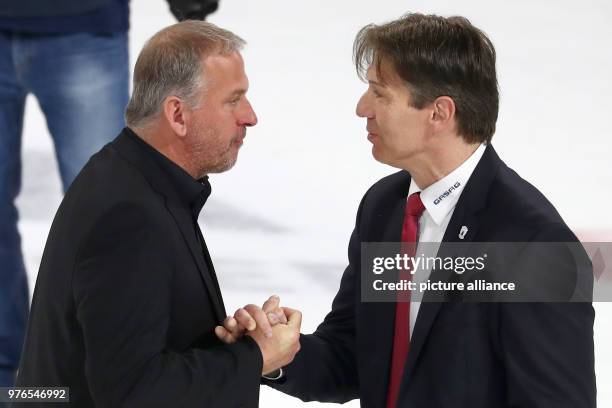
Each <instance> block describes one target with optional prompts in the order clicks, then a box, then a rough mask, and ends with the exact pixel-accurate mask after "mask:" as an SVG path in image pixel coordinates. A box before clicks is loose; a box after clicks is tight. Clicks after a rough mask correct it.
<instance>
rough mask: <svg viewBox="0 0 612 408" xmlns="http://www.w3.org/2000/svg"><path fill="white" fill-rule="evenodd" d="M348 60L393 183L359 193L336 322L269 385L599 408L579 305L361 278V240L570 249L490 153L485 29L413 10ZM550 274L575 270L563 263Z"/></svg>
mask: <svg viewBox="0 0 612 408" xmlns="http://www.w3.org/2000/svg"><path fill="white" fill-rule="evenodd" d="M354 51H355V63H356V66H357V69H358V72H359V74H360V75H361V76H362V77H364V78H365V79H366V80H367V82H368V89H367V91H366V92H365V93H364V95H363V96H362V97H361V99H360V100H359V103H358V104H357V115H358V116H360V117H363V118H365V119H366V120H367V131H368V139H369V141H370V142H371V143H372V154H373V156H374V158H375V159H376V160H378V161H380V162H382V163H385V164H388V165H390V166H393V167H396V168H399V169H401V171H399V172H397V173H395V174H392V175H390V176H388V177H385V178H383V179H382V180H380V181H379V182H377V183H376V184H374V185H373V186H372V187H371V188H370V189H369V190H368V191H367V193H366V194H365V196H364V197H363V199H362V201H361V204H360V206H359V210H358V212H357V220H356V225H355V229H354V231H353V234H352V236H351V239H350V243H349V248H348V257H349V265H348V267H347V269H346V270H345V272H344V275H343V277H342V281H341V284H340V289H339V291H338V293H337V295H336V297H335V299H334V301H333V304H332V310H331V312H330V313H329V314H328V315H327V316H326V317H325V320H324V321H323V323H322V324H321V325H320V326H319V327H318V328H317V330H316V331H315V333H314V334H311V335H302V336H301V340H300V342H301V351H300V352H299V353H298V354H297V356H296V358H295V359H294V361H293V362H292V363H291V364H290V365H288V366H286V367H284V368H283V371H282V372H279V373H278V376H277V379H276V380H275V381H270V382H268V384H269V385H271V386H272V387H274V388H277V389H279V390H281V391H283V392H286V393H288V394H291V395H294V396H297V397H299V398H300V399H302V400H304V401H310V400H317V401H328V402H340V403H341V402H345V401H348V400H351V399H354V398H360V399H361V406H362V407H368V408H381V407H389V408H391V407H406V408H416V407H427V408H442V407H449V408H450V407H453V408H457V407H465V408H491V407H496V408H497V407H568V408H569V407H594V406H595V376H594V355H593V319H594V312H593V308H592V306H591V303H590V302H588V301H586V302H581V303H568V302H565V303H553V302H531V303H528V302H516V303H502V302H488V303H486V302H473V303H467V302H441V301H432V302H426V301H423V302H420V301H419V300H425V299H427V298H422V299H419V298H413V299H410V298H408V299H405V298H404V299H401V298H400V297H399V296H398V297H397V298H395V297H394V298H393V301H392V302H365V301H364V292H365V290H366V286H364V285H363V283H364V282H365V279H367V277H369V276H370V275H371V274H372V271H371V270H367V268H365V267H364V268H363V269H362V265H363V260H364V259H367V258H364V255H365V249H364V246H363V245H362V244H363V243H382V242H402V243H405V244H408V245H407V246H406V247H407V248H408V249H407V251H410V247H412V248H414V246H416V245H418V244H419V243H423V244H424V243H438V244H439V245H440V251H442V250H443V249H445V248H447V247H449V245H450V244H453V243H457V242H463V243H474V244H475V243H479V242H481V243H489V244H493V243H496V242H498V243H499V242H511V243H512V242H514V243H525V244H526V246H527V247H528V246H530V245H531V246H533V245H534V244H536V245H535V246H537V244H538V243H541V242H569V243H575V242H576V241H577V239H576V237H575V236H574V234H573V233H572V232H571V231H570V230H569V228H568V227H567V225H566V224H565V223H564V221H563V220H562V219H561V217H560V216H559V214H558V213H557V211H556V210H555V209H554V207H553V206H552V204H550V202H549V201H548V200H547V199H546V198H545V197H544V196H543V195H542V194H541V193H540V192H539V191H538V190H537V189H536V188H535V187H533V186H532V185H530V184H529V183H527V182H526V181H525V180H523V179H522V178H520V177H519V176H518V175H517V174H516V173H515V172H514V171H512V170H511V169H510V168H508V167H507V166H506V165H505V164H504V162H503V161H502V160H501V159H500V158H499V157H498V155H497V153H496V152H495V150H494V149H493V146H491V144H490V141H491V138H492V136H493V133H494V131H495V122H496V120H497V113H498V99H499V97H498V89H497V80H496V72H495V50H494V48H493V45H492V44H491V42H490V41H489V39H488V38H487V37H486V35H485V34H484V33H483V32H482V31H480V30H479V29H477V28H475V27H474V26H473V25H472V24H470V22H469V21H468V20H467V19H465V18H462V17H451V18H443V17H439V16H432V15H427V16H426V15H421V14H409V15H406V16H404V17H402V18H400V19H398V20H396V21H392V22H390V23H388V24H384V25H381V26H377V25H369V26H367V27H365V28H363V29H362V30H361V31H360V32H359V34H358V36H357V39H356V41H355V45H354ZM410 244H412V245H410ZM420 247H421V246H420V245H419V248H420ZM413 251H414V249H413ZM440 253H441V252H438V254H440ZM412 255H414V252H413V253H412ZM564 259H565V258H564ZM549 260H551V259H549ZM554 260H555V259H552V261H554ZM560 268H562V269H569V270H570V272H571V274H572V275H575V274H576V270H575V267H574V265H573V263H571V262H567V263H563V264H560ZM429 272H431V276H432V278H435V277H436V276H443V275H439V273H440V272H439V271H438V270H435V268H434V270H431V271H429ZM434 272H436V274H438V275H436V276H434ZM554 272H557V271H556V270H554ZM400 276H401V275H400ZM449 279H450V277H449ZM441 280H442V279H441ZM447 294H448V295H452V293H450V292H449V293H447ZM425 296H427V293H426V294H425ZM396 299H397V301H396ZM430 299H433V300H436V299H438V300H440V299H444V297H442V298H439V297H438V298H435V297H434V298H430ZM402 300H403V301H402ZM410 300H412V301H410ZM226 330H227V333H223V334H224V335H225V336H227V335H228V334H229V333H231V332H232V330H231V329H230V328H226ZM235 332H236V334H237V335H240V332H239V331H235Z"/></svg>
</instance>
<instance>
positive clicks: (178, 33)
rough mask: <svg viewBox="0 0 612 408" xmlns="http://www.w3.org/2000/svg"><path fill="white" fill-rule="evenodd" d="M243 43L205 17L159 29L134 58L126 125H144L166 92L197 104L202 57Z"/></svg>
mask: <svg viewBox="0 0 612 408" xmlns="http://www.w3.org/2000/svg"><path fill="white" fill-rule="evenodd" d="M244 45H245V41H244V40H243V39H242V38H240V37H238V36H237V35H236V34H234V33H232V32H230V31H228V30H224V29H222V28H219V27H217V26H216V25H214V24H211V23H208V22H205V21H196V20H187V21H183V22H180V23H177V24H174V25H171V26H170V27H167V28H164V29H163V30H161V31H159V32H158V33H157V34H155V35H154V36H153V37H151V39H150V40H149V41H147V43H146V44H145V46H144V47H143V49H142V51H141V52H140V55H139V56H138V59H137V60H136V66H135V68H134V80H133V82H134V90H133V92H132V97H131V99H130V102H129V103H128V106H127V108H126V111H125V121H126V123H127V125H128V126H130V127H140V126H143V125H146V124H147V123H148V122H149V121H150V120H151V119H153V118H155V117H157V116H158V115H159V113H160V111H161V109H162V103H163V101H164V100H165V99H166V98H167V97H168V96H177V97H179V98H181V99H182V100H184V101H186V103H187V104H188V106H191V107H195V106H197V105H198V103H199V101H198V100H197V95H198V93H199V91H200V90H201V89H203V87H204V86H205V85H206V84H205V78H203V76H202V61H203V60H204V59H205V58H206V57H208V56H210V55H213V54H226V53H232V52H237V51H240V50H241V49H242V47H244Z"/></svg>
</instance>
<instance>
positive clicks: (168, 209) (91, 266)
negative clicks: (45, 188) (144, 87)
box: [17, 131, 262, 408]
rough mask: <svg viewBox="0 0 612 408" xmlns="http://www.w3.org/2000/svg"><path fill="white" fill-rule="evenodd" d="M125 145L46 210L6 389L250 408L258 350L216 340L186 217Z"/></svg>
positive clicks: (123, 403)
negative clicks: (47, 221)
mask: <svg viewBox="0 0 612 408" xmlns="http://www.w3.org/2000/svg"><path fill="white" fill-rule="evenodd" d="M134 137H135V136H129V135H128V134H127V133H126V131H124V132H123V133H122V134H121V135H120V136H119V137H118V138H117V139H115V141H113V142H112V143H110V144H108V145H107V146H106V147H104V148H103V149H102V150H101V151H100V152H99V153H97V154H96V155H95V156H93V158H92V159H91V160H90V161H89V163H88V164H87V165H86V166H85V168H84V169H83V171H82V172H81V174H80V175H79V176H78V177H77V179H76V180H75V182H74V183H73V184H72V186H71V187H70V189H69V191H68V192H67V194H66V196H65V198H64V200H63V202H62V204H61V206H60V208H59V210H58V212H57V215H56V217H55V220H54V221H53V225H52V227H51V231H50V233H49V238H48V240H47V245H46V247H45V251H44V254H43V259H42V263H41V266H40V271H39V273H38V278H37V282H36V289H35V293H34V299H33V304H32V311H31V314H30V321H29V327H28V333H27V337H26V341H25V348H24V352H23V357H22V361H21V365H20V369H19V375H18V380H17V384H18V385H19V386H64V387H70V400H71V402H72V404H71V405H72V406H74V407H94V406H95V407H111V408H118V407H190V408H191V407H238V406H240V407H243V406H244V407H256V406H258V398H259V385H260V375H261V369H262V357H261V353H260V351H259V348H258V346H257V344H256V343H255V342H254V341H253V340H252V339H250V338H244V339H242V340H240V341H238V342H237V343H235V344H234V345H229V346H228V345H224V344H221V343H220V342H219V341H217V339H216V336H215V335H214V327H215V325H217V324H220V323H221V322H222V321H223V319H224V318H225V317H226V312H225V308H224V305H223V299H222V298H221V296H220V293H219V292H218V288H217V282H216V277H215V274H214V270H213V269H212V263H211V261H210V259H209V258H208V254H207V252H206V250H205V248H203V247H202V246H201V244H200V243H199V242H198V239H197V235H196V234H195V233H194V221H193V218H192V217H193V216H192V214H191V213H190V211H191V210H190V209H189V208H187V207H186V206H185V205H183V204H182V203H181V202H180V200H179V199H178V194H177V191H176V189H175V187H174V186H173V185H172V184H170V183H169V181H168V175H167V173H165V172H163V171H162V169H161V167H159V165H158V163H156V162H155V160H154V158H153V157H152V156H151V155H150V153H151V152H146V151H144V150H143V146H142V145H139V143H137V140H136V139H134ZM141 143H142V142H141ZM24 406H27V407H32V406H35V405H33V404H27V405H24ZM41 406H43V407H49V406H52V405H49V404H43V405H41ZM58 406H66V405H58Z"/></svg>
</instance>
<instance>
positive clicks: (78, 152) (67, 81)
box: [0, 31, 129, 387]
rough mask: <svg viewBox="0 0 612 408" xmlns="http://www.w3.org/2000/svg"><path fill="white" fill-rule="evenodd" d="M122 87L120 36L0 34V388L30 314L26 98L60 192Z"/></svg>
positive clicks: (105, 127) (116, 113) (123, 98)
mask: <svg viewBox="0 0 612 408" xmlns="http://www.w3.org/2000/svg"><path fill="white" fill-rule="evenodd" d="M128 88H129V65H128V46H127V33H119V34H112V35H110V34H109V35H97V34H86V33H79V34H69V35H40V34H36V35H34V34H17V33H9V32H3V31H0V387H2V386H10V385H12V383H13V381H14V375H15V370H16V369H17V367H18V365H19V358H20V354H21V347H22V343H23V337H24V332H25V328H26V322H27V315H28V308H29V298H28V284H27V279H26V272H25V267H24V262H23V257H22V253H21V238H20V236H19V232H18V230H17V219H18V214H17V208H16V207H15V199H16V197H17V195H18V194H19V190H20V187H21V132H22V126H23V115H24V106H25V98H26V95H27V94H28V93H32V94H33V95H34V96H35V97H36V99H37V100H38V102H39V104H40V107H41V110H42V112H43V113H44V115H45V117H46V120H47V127H48V128H49V132H50V133H51V137H52V139H53V143H54V145H55V154H56V157H57V162H58V165H59V172H60V176H61V180H62V186H63V188H64V191H66V189H68V186H69V185H70V183H71V182H72V180H73V179H74V178H75V177H76V175H77V174H78V172H79V171H80V170H81V168H82V167H83V165H84V164H85V163H86V162H87V160H88V159H89V157H90V156H91V155H92V154H93V153H95V152H96V151H98V150H99V149H100V148H101V147H102V146H103V145H104V144H106V143H107V142H109V141H110V140H111V139H113V138H114V137H115V136H116V135H117V134H118V133H119V131H120V130H121V128H122V127H123V126H124V119H123V112H124V109H125V106H126V104H127V101H128V93H129V89H128ZM41 205H44V203H41Z"/></svg>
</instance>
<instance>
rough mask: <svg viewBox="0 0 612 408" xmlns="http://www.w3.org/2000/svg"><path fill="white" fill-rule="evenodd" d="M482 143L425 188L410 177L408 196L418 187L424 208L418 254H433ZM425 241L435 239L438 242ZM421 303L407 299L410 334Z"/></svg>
mask: <svg viewBox="0 0 612 408" xmlns="http://www.w3.org/2000/svg"><path fill="white" fill-rule="evenodd" d="M485 147H486V146H485V145H483V144H481V145H480V146H479V147H478V149H476V151H475V152H474V153H472V155H471V156H470V157H469V158H468V159H467V160H466V161H464V162H463V163H462V164H461V165H460V166H459V167H457V168H456V169H455V170H453V171H452V172H450V173H449V174H448V175H447V176H445V177H444V178H442V179H440V180H438V181H436V182H435V183H433V184H432V185H430V186H429V187H427V188H426V189H424V190H423V189H421V188H420V187H419V186H417V184H416V183H415V182H414V179H412V180H411V181H410V189H409V190H408V196H410V195H411V194H413V193H417V192H419V191H420V192H421V201H422V202H423V205H424V206H425V211H424V212H423V215H421V218H420V219H419V230H418V233H417V234H418V235H417V239H418V242H419V243H418V244H417V250H416V255H417V256H418V255H419V254H425V256H436V254H437V251H438V248H439V246H440V242H442V238H444V234H445V233H446V227H448V223H449V221H450V219H451V217H452V216H453V212H454V211H455V206H456V205H457V201H459V197H460V196H461V192H462V191H463V189H464V187H465V185H466V184H467V182H468V180H469V178H470V176H471V175H472V173H473V172H474V169H475V168H476V165H477V164H478V162H479V161H480V158H481V157H482V155H483V153H484V151H485ZM457 234H459V231H457ZM421 243H424V245H421ZM428 243H437V245H431V244H428ZM432 252H433V253H432ZM430 273H431V270H427V269H421V270H419V271H417V273H415V275H414V277H413V280H414V281H415V282H420V281H427V279H428V278H429V275H430ZM420 306H421V302H418V301H417V302H410V336H412V333H413V332H414V325H415V323H416V319H417V316H418V314H419V308H420Z"/></svg>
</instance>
